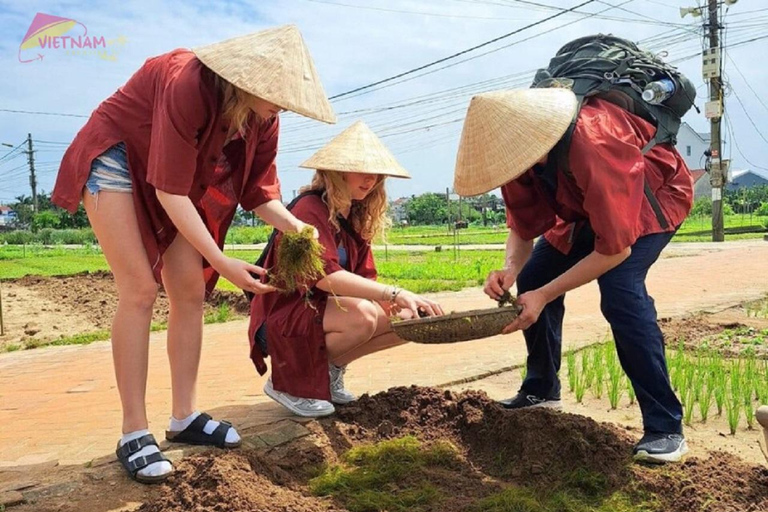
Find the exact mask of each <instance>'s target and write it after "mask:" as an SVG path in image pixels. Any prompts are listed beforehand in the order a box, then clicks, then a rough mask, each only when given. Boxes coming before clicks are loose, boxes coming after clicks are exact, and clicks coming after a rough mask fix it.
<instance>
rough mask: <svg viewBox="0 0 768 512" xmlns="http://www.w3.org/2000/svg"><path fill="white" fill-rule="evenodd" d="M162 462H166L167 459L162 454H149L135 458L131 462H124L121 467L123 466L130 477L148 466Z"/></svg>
mask: <svg viewBox="0 0 768 512" xmlns="http://www.w3.org/2000/svg"><path fill="white" fill-rule="evenodd" d="M162 461H168V459H167V458H166V457H165V455H163V454H162V452H155V453H150V454H149V455H142V456H141V457H136V458H135V459H133V460H131V461H126V462H125V463H124V464H123V465H124V466H125V469H127V470H128V472H130V473H131V474H132V475H135V474H136V473H138V472H139V471H141V470H142V469H144V468H145V467H147V466H149V465H150V464H154V463H155V462H162Z"/></svg>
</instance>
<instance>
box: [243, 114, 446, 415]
mask: <svg viewBox="0 0 768 512" xmlns="http://www.w3.org/2000/svg"><path fill="white" fill-rule="evenodd" d="M301 167H304V168H309V169H316V173H315V176H314V178H313V179H312V183H311V184H310V185H309V186H307V187H304V188H303V189H302V191H301V194H300V195H299V196H298V197H297V198H296V199H294V200H293V202H292V203H291V204H290V205H289V206H288V209H289V210H290V211H291V213H292V214H293V215H295V216H296V218H298V219H299V220H301V221H302V222H305V223H307V224H308V225H311V226H314V227H315V228H317V231H318V232H319V234H320V237H319V242H320V244H321V245H322V246H323V253H322V255H321V259H322V261H323V273H324V277H321V278H320V279H312V280H307V281H305V282H303V283H300V286H299V289H298V290H295V291H292V292H282V291H278V292H277V293H272V294H264V295H252V296H251V319H250V327H249V330H248V340H249V342H250V345H251V353H250V355H251V360H252V361H253V363H254V365H255V366H256V369H257V370H258V372H259V374H261V375H264V374H265V373H266V372H267V365H266V362H265V358H266V357H267V356H269V359H270V362H271V364H270V366H271V370H272V373H271V375H270V377H269V378H268V379H267V382H266V384H265V385H264V393H265V394H266V395H267V396H269V397H270V398H272V399H273V400H275V401H276V402H277V403H279V404H281V405H282V406H283V407H285V408H286V409H288V410H289V411H291V412H292V413H293V414H296V415H298V416H303V417H310V418H317V417H322V416H328V415H330V414H333V412H334V411H335V409H334V404H347V403H350V402H352V401H354V400H356V399H357V397H356V396H355V395H354V394H352V393H351V392H350V391H348V390H347V389H346V388H345V386H344V374H345V372H346V368H347V365H348V364H349V363H351V362H352V361H355V360H357V359H359V358H361V357H364V356H366V355H368V354H372V353H374V352H378V351H380V350H385V349H388V348H392V347H396V346H398V345H402V344H403V343H405V341H404V340H403V339H402V338H400V337H399V336H398V335H397V334H396V333H395V332H393V331H392V326H391V324H390V316H392V315H396V314H399V315H400V316H401V318H413V317H415V316H416V315H419V314H420V313H421V314H427V315H428V316H433V315H441V314H443V310H442V308H441V307H440V305H439V304H437V303H436V302H433V301H431V300H429V299H427V298H425V297H421V296H419V295H416V294H414V293H411V292H409V291H408V290H403V289H401V288H397V287H395V286H390V285H384V284H382V283H377V282H376V265H375V263H374V260H373V251H372V250H371V240H373V238H374V237H375V236H376V235H377V234H379V233H380V232H381V231H382V230H383V229H384V228H385V227H386V226H387V225H388V223H389V222H390V221H389V218H388V217H387V195H386V191H385V189H384V183H385V179H386V177H387V176H392V177H395V178H410V175H409V174H408V171H406V170H405V169H403V168H402V167H401V166H400V164H398V162H397V161H396V160H395V158H394V156H392V154H391V153H390V152H389V150H388V149H387V148H386V147H385V146H384V144H382V143H381V141H380V140H379V139H378V137H376V135H375V134H374V133H373V132H372V131H371V130H370V129H369V128H368V127H367V126H366V125H365V124H364V123H363V122H362V121H358V122H356V123H354V124H353V125H352V126H350V127H349V128H347V129H346V130H344V131H343V132H342V133H340V134H339V135H338V136H336V137H335V138H334V139H333V140H332V141H331V142H329V143H328V144H327V145H326V146H325V147H323V148H321V149H320V150H319V151H318V152H317V153H315V154H314V155H313V156H312V157H311V158H310V159H309V160H307V161H306V162H304V163H303V164H301ZM281 237H282V234H280V233H279V232H277V231H275V232H273V235H272V236H271V237H270V241H269V242H268V244H267V247H266V248H265V249H264V252H263V254H262V256H261V257H260V258H259V260H258V261H257V265H258V266H260V267H264V268H267V269H271V270H274V269H278V268H280V258H279V256H278V251H277V250H276V249H277V247H278V246H279V243H280V239H281ZM276 284H277V285H278V286H279V283H276Z"/></svg>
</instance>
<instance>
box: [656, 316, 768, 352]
mask: <svg viewBox="0 0 768 512" xmlns="http://www.w3.org/2000/svg"><path fill="white" fill-rule="evenodd" d="M659 325H660V326H661V330H662V331H663V332H664V339H665V340H666V343H667V347H668V348H672V349H674V348H676V347H677V346H678V344H679V343H680V342H681V341H682V342H683V345H684V346H685V348H686V349H688V350H696V349H698V348H702V347H706V348H710V349H714V350H717V351H718V352H720V353H722V354H723V355H725V356H728V357H738V356H739V355H743V354H745V351H746V352H753V353H754V354H755V355H756V356H757V357H758V358H761V359H765V358H768V318H760V317H757V318H755V317H748V316H747V315H746V312H745V310H744V309H743V308H742V307H735V308H731V309H728V310H726V311H721V312H718V313H713V314H704V313H701V314H697V315H691V316H687V317H685V318H675V319H669V318H664V319H661V320H659Z"/></svg>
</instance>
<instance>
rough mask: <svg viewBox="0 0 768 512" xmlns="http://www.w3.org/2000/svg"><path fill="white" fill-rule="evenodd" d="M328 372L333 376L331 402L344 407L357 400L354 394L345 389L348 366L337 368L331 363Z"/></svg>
mask: <svg viewBox="0 0 768 512" xmlns="http://www.w3.org/2000/svg"><path fill="white" fill-rule="evenodd" d="M328 372H329V373H330V375H331V402H333V403H335V404H339V405H344V404H348V403H350V402H354V401H355V400H357V397H356V396H355V395H354V394H353V393H350V392H349V391H347V390H346V389H344V374H345V373H346V372H347V367H346V365H345V366H336V365H335V364H333V363H330V362H329V363H328Z"/></svg>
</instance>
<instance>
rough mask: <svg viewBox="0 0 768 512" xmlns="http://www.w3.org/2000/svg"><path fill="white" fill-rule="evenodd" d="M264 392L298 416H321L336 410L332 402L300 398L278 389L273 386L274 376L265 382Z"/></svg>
mask: <svg viewBox="0 0 768 512" xmlns="http://www.w3.org/2000/svg"><path fill="white" fill-rule="evenodd" d="M264 393H265V394H266V395H267V396H268V397H269V398H271V399H272V400H274V401H275V402H277V403H279V404H280V405H282V406H283V407H285V408H286V409H288V410H289V411H291V412H292V413H293V414H295V415H297V416H303V417H305V418H321V417H323V416H329V415H331V414H333V413H334V412H335V411H336V409H335V408H334V407H333V404H332V403H331V402H327V401H325V400H317V399H315V398H299V397H295V396H293V395H289V394H288V393H284V392H282V391H277V390H276V389H275V388H274V387H272V378H269V379H267V383H266V384H264Z"/></svg>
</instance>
